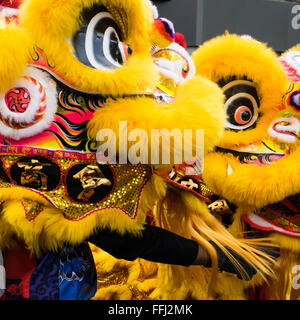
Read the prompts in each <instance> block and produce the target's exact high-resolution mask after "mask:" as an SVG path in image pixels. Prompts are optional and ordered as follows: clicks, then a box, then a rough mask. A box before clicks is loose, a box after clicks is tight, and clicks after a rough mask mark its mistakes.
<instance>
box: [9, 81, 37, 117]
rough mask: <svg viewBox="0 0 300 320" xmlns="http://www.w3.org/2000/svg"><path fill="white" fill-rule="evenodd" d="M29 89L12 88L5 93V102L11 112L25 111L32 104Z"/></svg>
mask: <svg viewBox="0 0 300 320" xmlns="http://www.w3.org/2000/svg"><path fill="white" fill-rule="evenodd" d="M30 101H31V96H30V93H29V91H28V90H27V89H26V88H23V87H17V88H12V89H10V90H9V91H7V93H6V94H5V103H6V105H7V108H8V109H9V110H10V111H11V112H15V113H24V112H25V111H26V110H27V109H28V107H29V104H30Z"/></svg>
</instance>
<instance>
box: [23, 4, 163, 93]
mask: <svg viewBox="0 0 300 320" xmlns="http://www.w3.org/2000/svg"><path fill="white" fill-rule="evenodd" d="M95 3H98V4H102V5H104V6H105V5H107V6H109V7H113V8H117V9H119V10H124V11H125V12H126V15H127V18H128V29H129V31H128V36H127V38H126V39H124V41H125V42H126V44H129V45H130V46H131V47H132V50H133V55H132V56H131V57H130V58H129V60H128V62H127V63H126V64H125V65H124V66H123V67H122V68H119V69H116V70H114V71H104V70H96V69H92V68H89V67H87V66H85V65H83V64H82V63H81V62H79V61H78V60H77V59H76V58H75V56H74V55H73V53H72V48H71V45H70V44H69V43H68V42H67V41H66V40H71V37H72V36H73V35H74V33H75V32H76V31H77V29H78V28H79V22H80V12H81V9H82V8H89V7H91V6H92V5H93V4H95ZM152 19H153V18H152V12H151V10H150V8H149V4H148V3H147V2H146V1H135V0H128V1H121V0H113V1H111V0H101V1H99V0H98V1H97V0H53V1H40V0H31V1H25V3H24V5H23V7H22V9H21V25H22V26H24V28H25V29H26V30H27V31H28V33H29V34H30V35H31V36H32V38H33V39H34V40H35V44H36V46H37V47H39V48H41V49H42V50H43V51H44V52H45V54H46V56H47V58H48V60H49V61H51V64H53V65H55V68H54V70H55V72H56V73H57V74H58V75H60V76H61V77H62V78H63V79H64V80H65V81H66V82H67V83H68V84H70V85H71V86H73V87H74V88H76V89H78V90H82V91H85V92H89V93H95V94H97V93H101V94H113V95H123V94H132V93H134V92H135V91H144V90H147V89H153V88H154V85H155V83H156V81H157V79H158V74H157V71H156V69H155V67H154V64H153V62H152V60H151V57H150V53H149V50H150V46H151V42H150V35H151V30H152V21H153V20H152Z"/></svg>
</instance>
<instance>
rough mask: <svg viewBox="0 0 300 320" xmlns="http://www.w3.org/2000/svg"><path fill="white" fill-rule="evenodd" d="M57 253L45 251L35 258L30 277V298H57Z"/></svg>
mask: <svg viewBox="0 0 300 320" xmlns="http://www.w3.org/2000/svg"><path fill="white" fill-rule="evenodd" d="M58 272H59V255H58V254H57V253H56V252H46V253H43V254H42V256H40V257H39V258H36V269H35V271H34V272H33V274H32V276H31V278H30V287H29V299H30V300H58V299H59V288H58V274H59V273H58Z"/></svg>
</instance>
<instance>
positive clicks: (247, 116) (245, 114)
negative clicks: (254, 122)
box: [241, 110, 251, 121]
mask: <svg viewBox="0 0 300 320" xmlns="http://www.w3.org/2000/svg"><path fill="white" fill-rule="evenodd" d="M241 119H242V120H243V121H249V120H250V119H251V113H250V112H249V111H246V110H245V111H243V112H242V113H241Z"/></svg>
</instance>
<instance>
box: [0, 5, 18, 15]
mask: <svg viewBox="0 0 300 320" xmlns="http://www.w3.org/2000/svg"><path fill="white" fill-rule="evenodd" d="M0 14H1V15H2V16H3V17H11V16H17V15H18V14H19V9H14V8H8V7H4V6H0Z"/></svg>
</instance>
